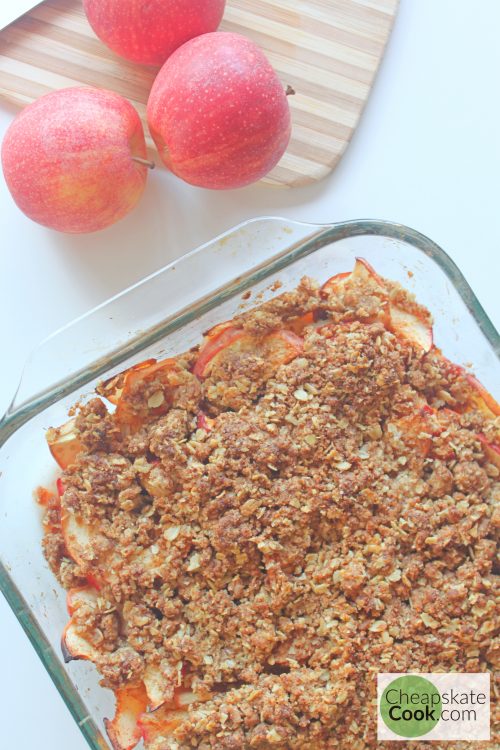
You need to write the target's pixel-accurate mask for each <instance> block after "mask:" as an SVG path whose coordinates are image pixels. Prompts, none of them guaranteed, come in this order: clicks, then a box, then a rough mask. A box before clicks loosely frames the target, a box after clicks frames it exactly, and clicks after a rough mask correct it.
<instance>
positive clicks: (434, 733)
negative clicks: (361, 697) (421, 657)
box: [377, 672, 490, 741]
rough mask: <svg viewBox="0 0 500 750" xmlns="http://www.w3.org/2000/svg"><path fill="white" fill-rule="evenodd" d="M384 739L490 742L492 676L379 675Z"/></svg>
mask: <svg viewBox="0 0 500 750" xmlns="http://www.w3.org/2000/svg"><path fill="white" fill-rule="evenodd" d="M377 687H378V717H377V719H378V722H377V723H378V739H379V740H400V741H405V740H408V739H414V738H425V740H426V741H427V740H469V741H475V740H477V741H479V740H489V739H490V675H489V674H484V673H480V674H479V673H474V674H473V673H464V672H453V673H449V674H440V673H433V674H379V675H378V686H377Z"/></svg>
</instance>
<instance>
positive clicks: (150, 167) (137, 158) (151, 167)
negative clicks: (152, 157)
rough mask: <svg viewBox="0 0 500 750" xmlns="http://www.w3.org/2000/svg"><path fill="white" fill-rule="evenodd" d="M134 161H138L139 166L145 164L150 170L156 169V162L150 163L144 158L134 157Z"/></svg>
mask: <svg viewBox="0 0 500 750" xmlns="http://www.w3.org/2000/svg"><path fill="white" fill-rule="evenodd" d="M132 161H136V162H137V163H138V164H144V166H145V167H147V168H148V169H154V168H155V163H154V161H149V160H148V159H143V158H142V156H133V157H132Z"/></svg>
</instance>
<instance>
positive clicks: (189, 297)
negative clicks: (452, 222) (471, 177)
mask: <svg viewBox="0 0 500 750" xmlns="http://www.w3.org/2000/svg"><path fill="white" fill-rule="evenodd" d="M356 256H361V257H363V258H366V259H367V260H368V261H369V262H370V263H371V264H372V265H373V266H374V267H375V269H376V270H377V272H378V273H380V274H382V275H384V276H387V277H389V278H391V279H395V280H397V281H400V282H401V283H402V284H403V285H404V286H406V287H407V288H409V289H410V290H411V291H413V292H415V294H416V295H417V298H418V300H419V301H420V302H422V303H423V304H425V305H426V306H427V307H428V308H429V309H430V310H431V312H432V313H433V315H434V319H435V326H434V336H435V342H436V344H437V346H439V347H440V348H441V349H442V350H443V352H444V353H445V354H446V356H448V357H449V358H450V359H452V360H453V361H455V362H458V363H460V364H462V365H465V366H470V363H471V362H472V363H474V372H475V374H476V375H477V377H478V378H479V379H480V380H481V381H482V382H483V383H484V385H485V386H486V387H487V388H488V389H489V390H490V391H491V392H492V393H493V394H494V395H496V396H498V395H500V394H499V393H498V388H499V384H500V337H499V335H498V333H497V332H496V330H495V329H494V327H493V325H492V323H491V322H490V320H489V319H488V317H487V316H486V314H485V312H484V310H483V309H482V307H481V305H480V304H479V302H478V300H477V299H476V297H475V296H474V294H473V292H472V290H471V288H470V287H469V285H468V284H467V282H466V280H465V279H464V277H463V276H462V274H461V273H460V271H459V269H458V268H457V266H456V265H455V264H454V263H453V261H452V260H451V259H450V258H449V257H448V256H447V255H446V253H445V252H444V251H443V250H442V249H441V248H439V247H438V246H437V245H436V244H435V243H433V242H432V241H431V240H429V239H428V238H426V237H424V236H423V235H421V234H419V233H418V232H416V231H414V230H412V229H409V228H408V227H404V226H401V225H399V224H394V223H389V222H384V221H348V222H342V223H337V224H332V225H326V226H325V225H321V226H320V225H311V224H302V223H298V222H290V221H287V220H284V219H279V218H263V219H255V220H252V221H249V222H246V223H245V224H242V225H240V226H239V227H237V228H235V229H233V230H231V231H229V232H227V233H226V234H224V235H222V236H221V237H218V238H217V239H215V240H213V241H212V242H210V243H208V244H207V245H204V246H203V247H200V248H198V249H197V250H194V251H193V252H191V253H189V254H188V255H186V256H184V257H183V258H182V259H180V260H178V261H176V262H175V263H173V264H171V265H169V266H167V267H166V268H164V269H162V270H161V271H159V272H158V273H156V274H153V275H152V276H150V277H148V278H146V279H144V280H143V281H142V282H140V283H139V284H137V285H135V286H133V287H131V288H130V289H128V290H126V291H125V292H123V293H122V294H120V295H118V296H117V297H114V298H113V299H111V300H109V301H108V302H106V303H105V304H103V305H101V306H100V307H98V308H96V309H95V310H93V311H91V312H90V313H88V314H87V315H85V316H84V317H82V318H79V319H78V320H76V321H74V322H73V323H71V324H70V325H69V326H67V327H65V328H63V329H61V330H60V331H58V332H57V333H56V334H54V335H53V336H51V337H50V338H49V339H47V340H46V341H45V342H43V343H42V344H41V345H40V347H39V348H38V349H37V350H36V351H35V352H34V353H33V354H32V356H31V358H30V359H29V361H28V362H27V364H26V367H25V370H24V373H23V377H22V380H21V383H20V386H19V389H18V391H17V393H16V396H15V398H14V400H13V402H12V404H11V406H10V408H9V409H8V411H7V413H6V414H5V416H4V417H3V419H2V420H0V510H1V515H2V524H1V527H0V549H1V565H0V585H1V588H2V591H3V593H4V594H5V596H6V598H7V600H8V602H9V603H10V605H11V607H12V609H13V610H14V613H15V615H16V617H17V618H18V620H19V622H20V624H21V625H22V627H23V628H24V630H25V632H26V633H27V635H28V637H29V638H30V640H31V642H32V643H33V645H34V647H35V649H36V651H37V652H38V654H39V656H40V658H41V660H42V662H43V663H44V665H45V667H46V668H47V670H48V672H49V674H50V676H51V678H52V680H53V681H54V683H55V684H56V686H57V688H58V690H59V692H60V693H61V695H62V697H63V699H64V700H65V702H66V704H67V706H68V708H69V710H70V711H71V713H72V714H73V716H74V718H75V720H76V722H77V723H78V725H79V727H80V729H81V731H82V733H83V735H84V736H85V738H86V739H87V741H88V743H89V745H90V747H91V748H93V750H97V749H98V748H99V749H100V750H103V748H108V747H109V745H108V743H107V741H106V740H105V738H104V737H105V733H104V725H103V718H104V717H106V716H108V717H110V716H112V715H113V711H114V705H113V703H114V698H113V695H112V693H111V692H110V691H108V690H104V689H103V688H101V687H100V686H99V684H98V676H97V672H96V671H95V669H94V668H93V666H92V665H90V664H88V663H85V662H71V663H70V664H69V665H64V663H63V660H62V655H61V651H60V637H61V633H62V630H63V628H64V625H65V624H66V622H67V619H68V616H67V613H66V604H65V592H64V591H63V590H62V589H61V588H60V587H59V586H58V584H57V583H56V581H55V579H54V578H53V576H52V573H51V572H50V570H49V568H48V566H47V564H46V562H45V560H44V558H43V555H42V551H41V544H40V542H41V537H42V527H41V523H40V514H39V513H38V512H37V509H36V506H35V503H34V501H33V490H34V488H36V487H37V486H38V485H40V484H45V485H51V484H52V483H53V482H54V480H55V476H56V470H55V467H54V463H53V460H52V459H51V457H50V455H49V452H48V450H47V447H46V444H45V439H44V431H45V429H46V428H48V427H49V426H53V425H59V424H61V423H62V422H64V421H65V419H66V416H67V411H68V408H69V407H70V406H71V405H72V404H73V403H74V402H75V401H77V400H78V399H79V398H81V397H82V396H85V395H88V394H90V393H91V392H92V391H93V389H94V387H95V385H96V383H97V382H98V381H99V380H100V379H101V378H102V377H103V376H106V377H109V376H111V375H113V374H115V373H116V372H119V371H120V370H122V369H124V368H126V367H128V366H129V365H131V364H133V363H134V362H138V361H141V360H143V359H146V358H148V357H157V358H162V357H166V356H170V355H172V354H175V353H178V352H182V351H185V350H186V349H189V348H190V347H191V346H193V345H194V344H197V343H199V342H200V340H201V336H202V333H203V332H204V331H206V330H207V329H208V328H210V327H211V326H212V325H214V324H215V323H217V322H220V321H223V320H227V319H229V318H231V317H232V316H233V315H235V314H236V313H237V312H239V311H241V310H242V309H246V308H248V307H249V306H251V305H254V304H258V303H259V302H262V301H264V300H266V299H269V297H271V296H272V295H274V294H277V293H280V292H281V291H284V290H287V289H290V288H293V287H294V286H296V284H297V283H298V281H299V279H300V278H301V277H302V276H304V275H309V276H313V277H315V278H317V279H318V280H326V279H327V278H328V277H330V276H332V275H334V274H336V273H339V272H341V271H347V270H351V269H352V267H353V263H354V259H355V257H356ZM276 281H280V282H281V284H282V286H281V287H280V289H279V291H276V290H275V289H274V290H273V284H274V282H276Z"/></svg>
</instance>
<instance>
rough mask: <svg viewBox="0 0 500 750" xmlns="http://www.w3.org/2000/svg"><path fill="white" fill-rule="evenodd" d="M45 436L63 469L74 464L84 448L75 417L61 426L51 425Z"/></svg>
mask: <svg viewBox="0 0 500 750" xmlns="http://www.w3.org/2000/svg"><path fill="white" fill-rule="evenodd" d="M45 437H46V440H47V443H48V445H49V449H50V452H51V453H52V455H53V457H54V458H55V460H56V461H57V463H58V464H59V466H60V467H61V469H66V468H67V467H68V466H70V465H71V464H74V463H75V461H76V458H77V456H78V454H79V453H81V452H82V451H83V450H84V445H83V444H82V442H81V440H80V435H79V432H78V430H77V427H76V419H74V418H73V419H70V420H69V421H68V422H66V423H65V424H63V425H62V426H61V427H50V428H49V429H48V430H47V433H46V435H45Z"/></svg>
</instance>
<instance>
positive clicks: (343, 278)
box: [320, 258, 387, 298]
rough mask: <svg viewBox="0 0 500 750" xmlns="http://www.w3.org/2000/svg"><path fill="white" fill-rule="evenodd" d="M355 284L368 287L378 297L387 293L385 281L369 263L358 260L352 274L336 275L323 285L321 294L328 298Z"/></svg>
mask: <svg viewBox="0 0 500 750" xmlns="http://www.w3.org/2000/svg"><path fill="white" fill-rule="evenodd" d="M355 283H358V284H362V285H363V286H366V287H367V289H371V290H372V291H373V292H375V293H376V294H377V295H380V294H381V293H384V294H385V293H386V292H387V289H386V286H385V284H384V280H383V279H382V277H381V276H379V275H378V273H377V272H376V271H375V269H374V268H373V267H372V266H371V265H370V264H369V263H368V261H367V260H365V259H364V258H356V262H355V264H354V268H353V270H352V272H351V271H347V272H345V273H337V274H335V276H332V277H331V278H330V279H328V281H326V282H325V283H324V284H323V286H322V287H321V291H320V293H321V296H322V297H324V298H326V297H329V296H330V295H332V294H338V293H339V292H341V291H343V290H344V289H346V288H348V287H349V286H350V285H354V284H355Z"/></svg>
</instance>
